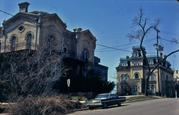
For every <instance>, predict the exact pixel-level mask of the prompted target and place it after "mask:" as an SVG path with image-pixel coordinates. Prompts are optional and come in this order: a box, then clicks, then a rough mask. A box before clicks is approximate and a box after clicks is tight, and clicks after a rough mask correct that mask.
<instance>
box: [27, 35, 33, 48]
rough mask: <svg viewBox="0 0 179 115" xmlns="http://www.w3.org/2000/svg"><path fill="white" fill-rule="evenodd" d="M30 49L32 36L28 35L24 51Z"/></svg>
mask: <svg viewBox="0 0 179 115" xmlns="http://www.w3.org/2000/svg"><path fill="white" fill-rule="evenodd" d="M31 47H32V34H31V33H28V34H27V36H26V49H31Z"/></svg>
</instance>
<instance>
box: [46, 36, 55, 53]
mask: <svg viewBox="0 0 179 115" xmlns="http://www.w3.org/2000/svg"><path fill="white" fill-rule="evenodd" d="M54 40H55V37H54V36H53V35H50V36H49V37H48V39H47V48H48V51H49V54H50V55H51V53H52V50H53V42H54Z"/></svg>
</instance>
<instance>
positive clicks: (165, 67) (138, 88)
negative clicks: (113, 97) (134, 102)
mask: <svg viewBox="0 0 179 115" xmlns="http://www.w3.org/2000/svg"><path fill="white" fill-rule="evenodd" d="M132 49H133V52H132V56H130V57H129V56H127V57H126V58H121V59H120V63H119V65H118V67H116V70H117V92H118V93H119V94H120V95H137V94H144V91H145V80H146V78H147V75H148V68H147V67H148V66H147V65H146V63H145V61H144V58H143V55H142V52H141V49H140V47H138V46H136V47H133V48H132ZM144 50H145V48H144ZM147 59H148V63H149V66H150V69H153V68H154V67H155V66H156V64H157V63H158V59H159V61H160V62H161V60H162V59H163V57H162V55H161V56H160V57H159V58H158V59H157V56H147ZM170 66H171V65H170V63H169V62H168V61H164V62H161V64H160V65H159V67H158V68H157V69H155V70H154V72H153V73H152V75H150V77H149V85H148V92H149V93H150V94H151V95H162V96H173V94H174V91H173V90H174V84H173V70H172V69H171V68H170Z"/></svg>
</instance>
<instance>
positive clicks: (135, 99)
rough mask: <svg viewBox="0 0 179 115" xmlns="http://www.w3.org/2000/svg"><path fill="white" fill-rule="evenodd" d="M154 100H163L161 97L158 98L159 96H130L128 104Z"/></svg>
mask: <svg viewBox="0 0 179 115" xmlns="http://www.w3.org/2000/svg"><path fill="white" fill-rule="evenodd" d="M153 99H161V97H158V96H144V95H140V96H130V97H126V103H132V102H139V101H146V100H153Z"/></svg>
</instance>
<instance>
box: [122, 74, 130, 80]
mask: <svg viewBox="0 0 179 115" xmlns="http://www.w3.org/2000/svg"><path fill="white" fill-rule="evenodd" d="M121 80H122V81H127V80H129V75H128V74H122V75H121Z"/></svg>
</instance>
